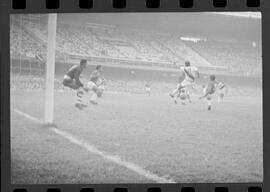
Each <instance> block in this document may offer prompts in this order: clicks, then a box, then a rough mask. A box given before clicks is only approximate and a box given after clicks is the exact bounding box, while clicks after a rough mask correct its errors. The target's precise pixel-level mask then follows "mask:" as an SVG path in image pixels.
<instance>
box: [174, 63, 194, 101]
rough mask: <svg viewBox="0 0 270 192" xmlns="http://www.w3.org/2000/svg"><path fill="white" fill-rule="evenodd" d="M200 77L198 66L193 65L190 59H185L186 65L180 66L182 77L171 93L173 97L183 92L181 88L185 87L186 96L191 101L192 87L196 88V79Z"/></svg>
mask: <svg viewBox="0 0 270 192" xmlns="http://www.w3.org/2000/svg"><path fill="white" fill-rule="evenodd" d="M198 78H199V71H198V68H197V67H195V66H191V65H190V62H189V61H185V66H184V67H180V77H179V82H178V84H177V86H176V88H175V89H174V90H173V91H172V92H171V93H170V96H171V97H172V98H175V96H176V95H177V94H178V93H179V92H181V89H185V92H186V97H187V99H188V100H189V102H190V103H191V99H190V93H189V92H190V89H194V85H195V81H196V80H197V79H198Z"/></svg>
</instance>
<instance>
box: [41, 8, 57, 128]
mask: <svg viewBox="0 0 270 192" xmlns="http://www.w3.org/2000/svg"><path fill="white" fill-rule="evenodd" d="M48 15H49V16H48V39H47V60H46V61H47V62H46V77H45V78H46V85H45V86H46V87H45V102H44V103H45V106H44V109H45V111H44V123H45V124H48V125H51V124H53V117H54V74H55V44H56V23H57V14H56V13H50V14H48Z"/></svg>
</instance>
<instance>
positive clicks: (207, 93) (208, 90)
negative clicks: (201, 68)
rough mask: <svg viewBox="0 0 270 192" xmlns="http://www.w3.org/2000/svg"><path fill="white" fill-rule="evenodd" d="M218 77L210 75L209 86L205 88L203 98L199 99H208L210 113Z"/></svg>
mask: <svg viewBox="0 0 270 192" xmlns="http://www.w3.org/2000/svg"><path fill="white" fill-rule="evenodd" d="M216 86H217V82H216V76H215V75H210V81H209V82H208V84H207V86H206V87H205V88H204V90H203V91H204V95H203V96H201V97H200V98H199V99H203V98H206V99H207V105H208V110H209V111H210V110H211V108H212V102H211V100H212V96H213V94H214V93H215V91H216Z"/></svg>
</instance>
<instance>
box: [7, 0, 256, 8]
mask: <svg viewBox="0 0 270 192" xmlns="http://www.w3.org/2000/svg"><path fill="white" fill-rule="evenodd" d="M28 1H29V0H12V8H13V9H26V8H27V7H26V5H27V2H28ZM77 1H78V2H77V4H78V6H79V8H80V9H91V8H93V5H94V2H96V1H95V0H77ZM163 1H164V0H145V6H146V8H160V6H161V3H163V4H166V2H163ZM129 2H130V0H112V1H111V4H112V7H113V8H119V9H124V8H126V7H127V4H129ZM260 2H261V0H246V6H247V7H249V8H256V7H260ZM231 3H232V0H212V5H213V7H215V8H225V7H227V6H230V4H231ZM193 5H194V0H179V2H178V6H179V7H180V8H192V7H193ZM45 8H46V9H59V8H60V0H45Z"/></svg>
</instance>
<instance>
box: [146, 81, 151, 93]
mask: <svg viewBox="0 0 270 192" xmlns="http://www.w3.org/2000/svg"><path fill="white" fill-rule="evenodd" d="M145 92H146V94H147V95H148V96H150V94H151V85H150V84H149V83H146V84H145Z"/></svg>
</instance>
